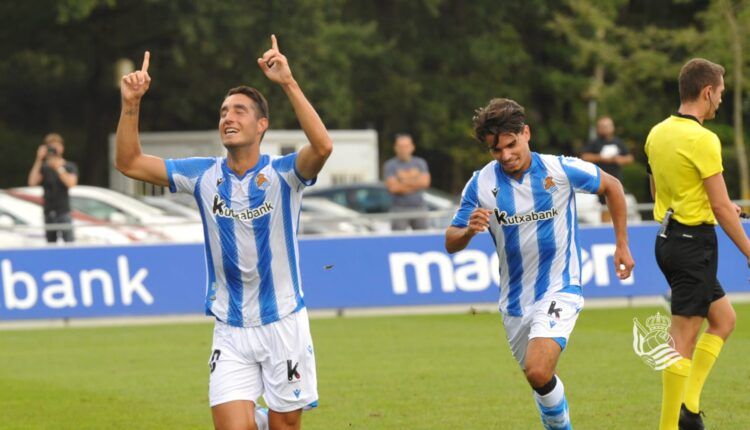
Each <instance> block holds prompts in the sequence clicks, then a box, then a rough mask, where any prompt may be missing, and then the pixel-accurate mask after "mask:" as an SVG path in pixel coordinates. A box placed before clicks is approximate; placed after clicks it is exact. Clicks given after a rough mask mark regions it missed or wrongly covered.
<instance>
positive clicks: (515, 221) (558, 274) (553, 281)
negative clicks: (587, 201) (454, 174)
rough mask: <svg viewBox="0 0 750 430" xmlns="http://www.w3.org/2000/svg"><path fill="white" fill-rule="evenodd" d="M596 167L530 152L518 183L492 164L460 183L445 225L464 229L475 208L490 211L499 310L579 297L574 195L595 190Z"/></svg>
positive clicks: (518, 312) (511, 311)
mask: <svg viewBox="0 0 750 430" xmlns="http://www.w3.org/2000/svg"><path fill="white" fill-rule="evenodd" d="M599 172H600V171H599V168H598V167H596V166H595V165H594V164H592V163H588V162H585V161H583V160H581V159H579V158H573V157H559V156H553V155H541V154H537V153H535V152H532V153H531V166H530V167H529V169H528V171H526V172H525V173H524V174H523V176H522V177H521V180H516V179H514V178H511V177H510V176H507V175H506V174H505V172H504V171H503V169H502V166H501V165H500V164H499V163H498V162H497V161H492V162H490V163H489V164H487V165H486V166H484V168H482V170H479V171H476V172H474V175H473V176H472V178H471V179H470V180H469V182H468V183H467V184H466V187H465V188H464V191H463V196H462V198H461V206H460V207H459V209H458V211H457V212H456V215H455V217H454V218H453V222H452V223H451V225H453V226H455V227H466V226H467V225H468V223H469V217H470V215H471V213H472V212H473V211H474V209H475V208H477V207H482V208H486V209H490V210H492V211H493V216H490V228H489V232H490V235H491V236H492V239H493V241H494V242H495V247H496V248H497V254H498V257H499V260H500V310H501V311H502V312H504V313H506V314H508V315H511V316H522V315H523V314H524V313H526V312H527V311H528V310H529V308H530V307H531V306H532V305H533V304H534V303H535V302H537V301H538V300H540V299H541V298H542V297H544V295H545V294H547V293H552V292H557V291H561V290H564V291H566V292H572V293H579V294H580V285H581V281H580V274H581V253H580V247H579V245H578V223H577V221H576V206H575V193H576V192H579V191H581V192H588V193H595V192H597V191H598V189H599V183H600V180H601V178H600V176H599Z"/></svg>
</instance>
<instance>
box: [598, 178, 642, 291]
mask: <svg viewBox="0 0 750 430" xmlns="http://www.w3.org/2000/svg"><path fill="white" fill-rule="evenodd" d="M600 175H601V178H602V180H601V185H600V186H599V194H604V195H606V196H607V208H608V209H609V213H610V214H611V215H612V226H613V227H614V229H615V255H614V260H615V261H614V263H615V271H616V272H617V276H618V277H619V278H620V279H627V278H628V277H630V273H631V272H632V271H633V267H634V266H635V262H634V261H633V256H632V255H631V254H630V245H629V244H628V230H627V218H628V207H627V203H626V202H625V192H624V191H623V189H622V184H621V183H620V181H618V180H617V178H615V177H614V176H612V175H609V174H607V173H604V172H603V171H601V170H600Z"/></svg>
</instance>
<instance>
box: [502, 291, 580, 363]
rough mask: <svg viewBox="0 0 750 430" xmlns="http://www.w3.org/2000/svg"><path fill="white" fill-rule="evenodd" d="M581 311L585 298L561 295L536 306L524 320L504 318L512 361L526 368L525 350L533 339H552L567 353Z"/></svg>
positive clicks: (545, 299) (560, 293)
mask: <svg viewBox="0 0 750 430" xmlns="http://www.w3.org/2000/svg"><path fill="white" fill-rule="evenodd" d="M581 309H583V296H582V295H580V294H573V293H562V292H559V291H558V292H555V293H552V294H549V295H546V296H544V297H543V298H542V299H541V300H539V301H538V302H536V303H534V305H533V306H532V307H531V309H530V310H529V311H528V312H525V313H524V315H523V316H520V317H514V316H510V315H506V314H503V325H504V326H505V335H506V336H507V337H508V343H509V344H510V350H511V352H513V357H515V359H516V361H518V364H520V365H521V368H524V363H525V362H526V348H527V347H528V345H529V340H530V339H534V338H535V337H545V338H550V339H553V340H554V341H555V342H557V343H558V344H559V345H560V348H561V349H563V350H564V349H565V345H567V343H568V337H569V336H570V333H571V332H572V331H573V327H575V325H576V320H578V314H579V313H580V312H581Z"/></svg>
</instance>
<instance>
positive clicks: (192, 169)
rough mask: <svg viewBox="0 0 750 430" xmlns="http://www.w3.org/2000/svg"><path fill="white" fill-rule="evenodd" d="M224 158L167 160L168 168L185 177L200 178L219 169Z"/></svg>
mask: <svg viewBox="0 0 750 430" xmlns="http://www.w3.org/2000/svg"><path fill="white" fill-rule="evenodd" d="M222 160H223V157H189V158H176V159H168V160H166V163H167V168H168V169H169V170H170V171H173V172H174V173H177V174H180V175H183V176H188V177H192V176H198V175H201V174H203V173H204V172H206V171H207V170H209V169H211V168H212V167H216V168H219V167H220V166H221V164H222Z"/></svg>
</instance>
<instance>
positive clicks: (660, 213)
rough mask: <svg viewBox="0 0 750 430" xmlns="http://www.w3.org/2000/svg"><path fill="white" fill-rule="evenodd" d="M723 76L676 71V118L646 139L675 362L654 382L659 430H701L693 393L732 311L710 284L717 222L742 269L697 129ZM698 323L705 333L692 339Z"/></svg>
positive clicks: (731, 210)
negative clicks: (659, 385) (658, 387)
mask: <svg viewBox="0 0 750 430" xmlns="http://www.w3.org/2000/svg"><path fill="white" fill-rule="evenodd" d="M723 75H724V68H723V67H722V66H720V65H718V64H714V63H712V62H710V61H708V60H704V59H700V58H697V59H693V60H690V61H688V62H687V64H685V65H684V66H683V67H682V70H681V71H680V77H679V87H680V109H679V111H678V112H677V113H675V114H674V115H671V116H670V117H669V118H667V119H665V120H664V121H662V122H660V123H659V124H657V125H656V126H654V128H652V129H651V132H650V133H649V135H648V138H647V139H646V155H647V157H648V164H649V173H650V176H649V178H650V179H651V192H652V194H653V195H654V198H655V201H656V204H655V206H654V218H655V219H656V220H657V221H659V222H662V224H663V226H666V230H665V231H663V234H660V235H659V236H658V237H657V238H656V249H655V252H656V261H657V263H658V264H659V268H660V269H661V271H662V273H663V274H664V277H665V278H666V279H667V282H668V283H669V286H670V288H671V290H672V328H671V331H670V334H671V335H672V338H673V339H674V343H675V348H676V349H677V352H679V353H680V355H682V357H683V358H682V359H681V360H680V361H678V362H676V363H675V364H673V365H671V366H670V367H668V368H667V369H665V370H664V373H663V375H662V380H663V393H662V406H661V420H660V424H659V429H660V430H672V429H674V430H677V429H678V428H679V429H680V430H692V429H703V428H704V427H703V420H702V418H701V415H702V412H701V410H700V394H701V390H702V389H703V384H704V382H705V381H706V378H707V377H708V374H709V372H710V371H711V367H712V366H713V364H714V362H715V361H716V358H717V357H718V356H719V352H720V351H721V348H722V346H723V345H724V341H726V339H727V338H728V337H729V334H730V333H732V330H734V325H735V320H736V315H735V313H734V309H733V308H732V305H731V303H729V299H728V298H727V297H726V296H725V295H724V290H723V289H722V288H721V285H720V284H719V281H718V279H717V278H716V270H717V266H718V247H717V243H716V232H715V230H714V226H715V225H716V223H717V221H718V224H719V225H721V228H723V229H724V232H726V234H727V236H729V238H730V239H732V241H733V242H734V244H735V245H736V246H737V248H739V250H740V251H741V252H742V253H743V254H744V255H745V257H746V258H748V262H749V263H750V241H749V240H748V238H747V236H746V235H745V232H744V230H743V229H742V225H741V224H740V220H739V216H738V215H739V213H740V208H739V207H738V206H737V205H735V204H733V203H732V202H731V200H730V199H729V194H728V193H727V188H726V185H725V183H724V177H723V176H722V171H723V170H724V168H723V166H722V163H721V142H720V141H719V138H718V136H716V134H714V133H713V132H711V131H709V130H708V129H706V128H704V127H703V121H705V120H708V119H713V118H714V117H715V116H716V110H717V109H718V108H719V105H720V104H721V93H722V92H723V91H724V77H723ZM670 215H671V216H670ZM665 217H666V218H667V220H666V221H665ZM660 232H661V231H660ZM704 319H708V328H707V329H706V331H705V332H704V333H703V334H702V335H701V336H700V338H699V339H698V332H699V331H700V328H701V325H702V324H703V320H704ZM696 340H697V343H696ZM678 423H679V424H678ZM678 425H679V427H678Z"/></svg>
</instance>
